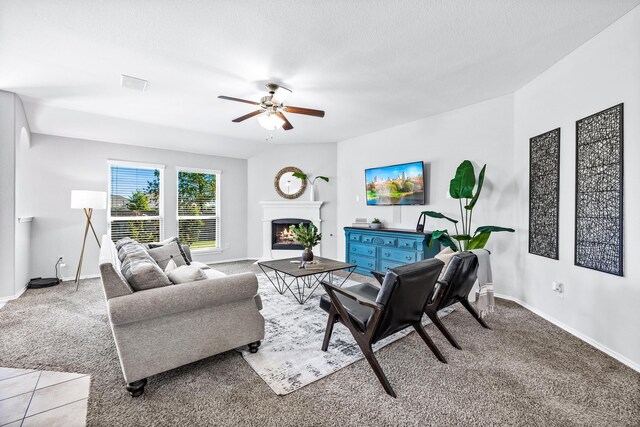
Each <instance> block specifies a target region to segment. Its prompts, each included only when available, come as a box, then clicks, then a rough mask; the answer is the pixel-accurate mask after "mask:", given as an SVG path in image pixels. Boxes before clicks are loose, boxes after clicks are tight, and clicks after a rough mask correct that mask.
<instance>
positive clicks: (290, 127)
mask: <svg viewBox="0 0 640 427" xmlns="http://www.w3.org/2000/svg"><path fill="white" fill-rule="evenodd" d="M276 116H278V117H280V118H281V119H282V120H284V124H283V125H282V129H284V130H291V129H293V126H292V125H291V123H289V120H287V118H286V117H285V116H284V114H282V113H276Z"/></svg>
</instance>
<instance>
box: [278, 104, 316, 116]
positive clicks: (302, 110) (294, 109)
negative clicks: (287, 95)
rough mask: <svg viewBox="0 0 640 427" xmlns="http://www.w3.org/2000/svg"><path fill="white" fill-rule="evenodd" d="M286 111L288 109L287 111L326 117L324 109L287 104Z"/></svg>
mask: <svg viewBox="0 0 640 427" xmlns="http://www.w3.org/2000/svg"><path fill="white" fill-rule="evenodd" d="M284 111H286V112H287V113H294V114H304V115H306V116H314V117H324V111H322V110H313V109H311V108H302V107H291V106H289V105H287V106H286V107H284Z"/></svg>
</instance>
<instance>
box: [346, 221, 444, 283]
mask: <svg viewBox="0 0 640 427" xmlns="http://www.w3.org/2000/svg"><path fill="white" fill-rule="evenodd" d="M344 234H345V239H346V245H345V248H346V253H345V260H346V262H348V263H351V264H356V265H357V267H356V269H355V272H356V273H359V274H364V275H367V276H371V271H372V270H375V271H380V272H383V273H384V272H385V271H387V269H388V268H393V267H398V266H401V265H405V264H412V263H414V262H417V261H422V260H423V259H428V258H433V257H434V256H435V255H436V254H437V253H438V252H440V245H439V244H438V243H437V242H434V244H433V247H431V248H430V247H429V240H431V233H430V232H428V231H425V232H422V233H420V232H416V231H414V230H404V229H390V228H387V229H381V230H372V229H366V228H357V227H345V228H344Z"/></svg>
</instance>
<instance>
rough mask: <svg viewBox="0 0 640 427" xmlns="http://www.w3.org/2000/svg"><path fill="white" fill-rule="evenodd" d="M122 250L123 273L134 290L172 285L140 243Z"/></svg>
mask: <svg viewBox="0 0 640 427" xmlns="http://www.w3.org/2000/svg"><path fill="white" fill-rule="evenodd" d="M120 252H122V254H123V258H124V261H122V266H121V269H122V275H123V276H124V278H125V279H127V282H129V284H130V285H131V288H132V289H133V290H134V291H144V290H147V289H153V288H159V287H162V286H169V285H171V281H169V278H168V277H167V275H166V274H164V272H163V271H162V269H161V268H160V267H158V264H156V262H155V261H154V260H153V258H151V256H150V255H149V254H148V253H147V251H146V250H145V249H144V248H143V247H142V245H140V244H139V243H135V244H134V243H132V244H128V245H126V246H123V247H122V248H121V249H120Z"/></svg>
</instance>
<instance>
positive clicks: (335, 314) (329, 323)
mask: <svg viewBox="0 0 640 427" xmlns="http://www.w3.org/2000/svg"><path fill="white" fill-rule="evenodd" d="M337 319H338V312H337V311H336V309H335V307H334V306H333V304H331V309H330V310H329V320H327V328H326V329H325V331H324V341H323V342H322V351H327V349H328V348H329V341H330V340H331V334H332V333H333V325H335V323H336V321H337Z"/></svg>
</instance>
